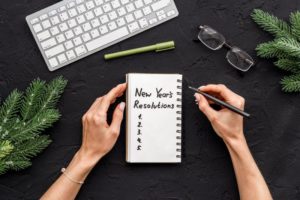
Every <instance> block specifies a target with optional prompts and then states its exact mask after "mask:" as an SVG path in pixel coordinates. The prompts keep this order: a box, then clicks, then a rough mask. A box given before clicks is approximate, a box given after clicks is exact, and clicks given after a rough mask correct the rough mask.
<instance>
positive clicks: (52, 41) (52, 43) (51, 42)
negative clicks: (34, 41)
mask: <svg viewBox="0 0 300 200" xmlns="http://www.w3.org/2000/svg"><path fill="white" fill-rule="evenodd" d="M56 44H57V43H56V41H55V39H54V38H50V39H49V40H46V41H44V42H42V43H41V46H42V48H43V49H49V48H51V47H53V46H55V45H56Z"/></svg>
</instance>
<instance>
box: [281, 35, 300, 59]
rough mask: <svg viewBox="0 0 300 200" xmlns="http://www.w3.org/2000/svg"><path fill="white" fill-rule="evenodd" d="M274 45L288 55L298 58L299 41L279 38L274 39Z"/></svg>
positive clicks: (299, 53) (299, 50) (299, 55)
mask: <svg viewBox="0 0 300 200" xmlns="http://www.w3.org/2000/svg"><path fill="white" fill-rule="evenodd" d="M275 43H276V44H275V47H276V48H278V49H279V50H281V51H283V52H285V53H286V54H287V55H289V56H293V57H296V58H300V43H299V42H297V40H295V39H293V38H283V37H282V38H279V39H277V40H275Z"/></svg>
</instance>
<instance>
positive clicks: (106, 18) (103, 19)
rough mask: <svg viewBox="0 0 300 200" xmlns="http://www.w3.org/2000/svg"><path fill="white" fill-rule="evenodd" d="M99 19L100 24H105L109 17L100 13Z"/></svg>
mask: <svg viewBox="0 0 300 200" xmlns="http://www.w3.org/2000/svg"><path fill="white" fill-rule="evenodd" d="M100 21H101V23H102V24H105V23H107V22H108V21H109V19H108V17H107V15H102V16H101V17H100Z"/></svg>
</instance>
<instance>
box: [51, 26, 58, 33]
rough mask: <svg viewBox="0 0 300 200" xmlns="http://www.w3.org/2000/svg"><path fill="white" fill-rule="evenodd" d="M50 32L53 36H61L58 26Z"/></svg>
mask: <svg viewBox="0 0 300 200" xmlns="http://www.w3.org/2000/svg"><path fill="white" fill-rule="evenodd" d="M50 32H51V34H52V35H57V34H59V30H58V28H57V26H54V27H52V28H50Z"/></svg>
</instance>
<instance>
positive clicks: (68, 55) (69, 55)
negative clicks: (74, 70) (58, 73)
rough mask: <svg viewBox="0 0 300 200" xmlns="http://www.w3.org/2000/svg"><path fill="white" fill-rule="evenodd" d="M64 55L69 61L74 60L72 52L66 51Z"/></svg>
mask: <svg viewBox="0 0 300 200" xmlns="http://www.w3.org/2000/svg"><path fill="white" fill-rule="evenodd" d="M66 54H67V57H68V59H69V60H73V59H74V58H76V56H75V53H74V51H73V50H70V51H67V52H66Z"/></svg>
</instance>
